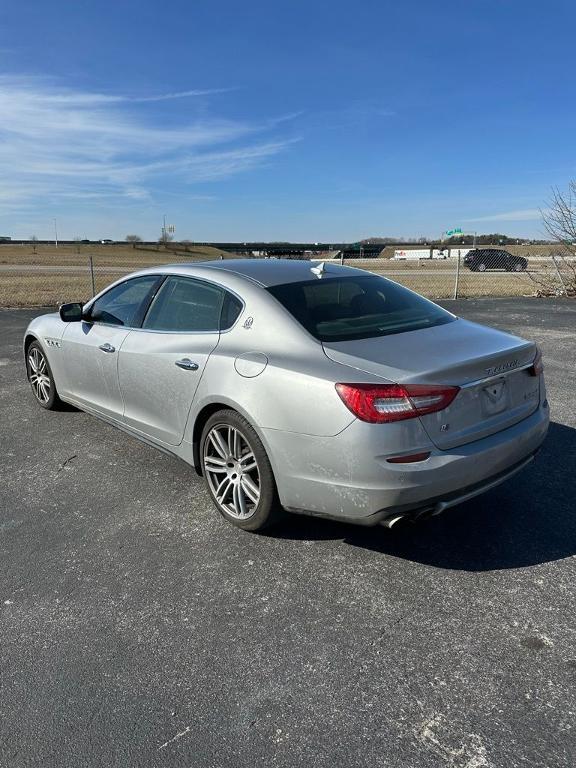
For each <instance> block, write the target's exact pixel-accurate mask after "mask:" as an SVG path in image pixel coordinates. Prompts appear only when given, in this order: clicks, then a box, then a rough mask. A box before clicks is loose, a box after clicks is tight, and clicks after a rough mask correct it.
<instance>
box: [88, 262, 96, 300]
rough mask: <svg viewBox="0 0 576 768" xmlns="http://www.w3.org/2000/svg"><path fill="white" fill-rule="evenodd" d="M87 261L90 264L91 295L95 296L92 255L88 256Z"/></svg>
mask: <svg viewBox="0 0 576 768" xmlns="http://www.w3.org/2000/svg"><path fill="white" fill-rule="evenodd" d="M88 263H89V265H90V282H91V284H92V296H96V285H95V283H94V261H93V259H92V256H88Z"/></svg>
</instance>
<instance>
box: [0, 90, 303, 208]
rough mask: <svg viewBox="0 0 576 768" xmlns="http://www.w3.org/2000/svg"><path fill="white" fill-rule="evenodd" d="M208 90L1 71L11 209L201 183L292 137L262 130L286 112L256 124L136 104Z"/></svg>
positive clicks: (1, 158) (256, 161) (3, 155)
mask: <svg viewBox="0 0 576 768" xmlns="http://www.w3.org/2000/svg"><path fill="white" fill-rule="evenodd" d="M210 93H214V91H199V90H189V91H181V92H177V93H166V94H160V95H150V96H140V95H138V96H131V95H127V96H115V95H107V94H100V93H91V92H86V91H81V90H75V89H70V88H62V87H58V86H55V85H54V84H51V83H48V82H46V81H45V80H42V79H36V78H23V77H7V76H3V77H0V200H1V201H2V203H3V207H4V209H6V207H7V206H8V207H16V208H21V207H27V206H30V205H34V204H36V203H37V202H39V201H43V202H44V203H46V202H52V203H57V202H58V201H59V200H62V199H69V198H76V199H77V200H83V199H84V200H91V199H95V198H108V199H110V198H118V197H122V198H132V199H141V198H145V197H147V196H148V195H149V194H150V190H151V189H152V188H154V187H155V186H158V185H160V187H161V186H162V184H164V185H165V186H167V187H169V186H170V182H178V183H179V184H182V183H184V184H193V183H194V182H198V181H207V180H212V179H221V178H224V177H226V176H230V175H232V174H237V173H241V172H243V171H247V170H249V169H251V168H254V167H256V166H258V165H260V164H262V163H264V162H265V161H266V160H267V159H268V158H270V157H272V156H274V155H276V154H278V153H279V152H282V151H283V150H284V149H285V148H286V147H287V146H288V145H289V144H290V143H291V141H293V140H283V139H281V138H278V137H270V136H268V137H266V138H263V134H265V133H266V132H270V131H272V130H274V129H275V128H276V127H277V126H278V125H280V124H281V122H282V120H283V118H276V119H271V120H270V121H268V122H265V123H263V124H260V125H258V124H249V123H247V122H244V121H240V120H223V119H211V118H206V117H202V118H200V119H194V120H192V121H189V122H187V123H185V124H183V123H184V121H182V122H181V124H180V125H178V126H175V127H172V126H171V127H165V126H163V125H158V124H157V123H152V122H150V118H149V117H147V118H145V117H144V116H143V115H142V114H141V110H138V108H137V107H133V106H132V105H133V104H138V103H142V102H161V101H168V100H175V99H186V98H194V97H198V96H205V95H207V94H210ZM145 114H146V115H149V111H146V113H145ZM288 117H290V116H288Z"/></svg>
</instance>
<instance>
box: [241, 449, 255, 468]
mask: <svg viewBox="0 0 576 768" xmlns="http://www.w3.org/2000/svg"><path fill="white" fill-rule="evenodd" d="M240 466H241V467H242V471H243V472H251V471H252V470H253V469H256V468H257V467H258V464H257V463H256V458H255V456H254V454H253V453H252V451H250V452H249V453H247V454H245V455H244V456H242V458H241V459H240Z"/></svg>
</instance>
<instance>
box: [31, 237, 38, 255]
mask: <svg viewBox="0 0 576 768" xmlns="http://www.w3.org/2000/svg"><path fill="white" fill-rule="evenodd" d="M30 242H31V243H32V253H36V249H37V247H38V238H37V237H36V235H30Z"/></svg>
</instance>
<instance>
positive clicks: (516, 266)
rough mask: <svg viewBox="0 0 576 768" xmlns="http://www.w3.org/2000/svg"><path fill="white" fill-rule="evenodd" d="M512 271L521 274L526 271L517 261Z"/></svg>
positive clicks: (524, 266) (523, 265)
mask: <svg viewBox="0 0 576 768" xmlns="http://www.w3.org/2000/svg"><path fill="white" fill-rule="evenodd" d="M513 269H514V272H523V271H524V270H525V269H526V265H525V264H522V262H521V261H518V262H516V264H514V267H513Z"/></svg>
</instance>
